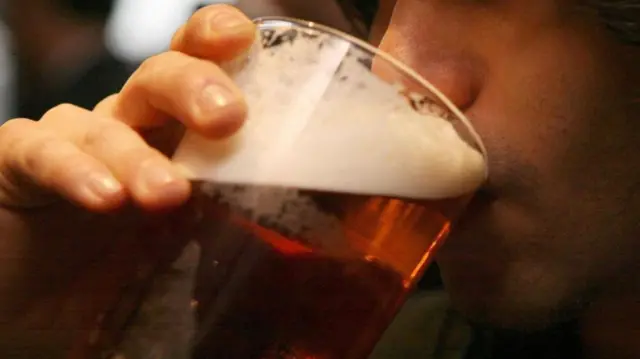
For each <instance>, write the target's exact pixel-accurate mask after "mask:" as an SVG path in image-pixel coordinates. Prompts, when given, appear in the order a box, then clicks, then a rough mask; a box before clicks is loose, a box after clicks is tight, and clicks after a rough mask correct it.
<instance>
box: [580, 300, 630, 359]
mask: <svg viewBox="0 0 640 359" xmlns="http://www.w3.org/2000/svg"><path fill="white" fill-rule="evenodd" d="M582 340H583V342H584V347H585V353H586V354H587V355H586V356H587V358H588V359H609V358H616V359H634V358H640V296H638V295H621V296H618V297H616V298H606V299H603V300H600V301H599V302H597V303H595V304H594V305H592V306H591V307H590V308H589V310H588V312H587V313H586V316H585V318H584V320H583V328H582Z"/></svg>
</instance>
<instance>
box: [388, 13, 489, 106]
mask: <svg viewBox="0 0 640 359" xmlns="http://www.w3.org/2000/svg"><path fill="white" fill-rule="evenodd" d="M414 18H415V17H414ZM413 21H415V20H413ZM411 25H412V24H407V23H406V22H404V21H403V19H392V20H391V22H390V24H389V28H388V30H387V32H386V33H385V35H384V36H383V37H382V40H381V41H380V49H381V50H383V51H385V52H387V53H389V54H390V55H392V56H393V57H395V58H396V59H398V60H400V61H401V62H402V63H404V64H405V65H407V66H408V67H410V68H412V69H413V70H415V71H416V72H417V73H419V74H420V75H421V76H422V77H424V78H425V79H426V80H427V81H429V82H430V83H431V84H432V85H434V86H435V87H436V88H437V89H438V90H440V92H442V93H443V94H444V95H445V96H446V97H447V98H448V99H449V100H450V101H451V102H453V104H455V105H456V107H458V108H459V109H460V110H462V111H464V110H467V109H468V108H470V107H471V106H472V105H473V103H474V102H475V100H476V98H477V97H478V95H479V93H480V88H481V82H482V72H481V71H480V69H481V67H480V66H478V65H479V63H478V62H477V61H475V60H474V59H473V56H471V54H469V53H468V52H467V49H464V48H463V47H462V46H461V44H460V43H459V42H458V41H449V40H447V39H446V38H442V37H440V38H436V37H435V36H436V33H433V32H430V31H428V29H427V28H425V25H424V24H415V25H414V26H411Z"/></svg>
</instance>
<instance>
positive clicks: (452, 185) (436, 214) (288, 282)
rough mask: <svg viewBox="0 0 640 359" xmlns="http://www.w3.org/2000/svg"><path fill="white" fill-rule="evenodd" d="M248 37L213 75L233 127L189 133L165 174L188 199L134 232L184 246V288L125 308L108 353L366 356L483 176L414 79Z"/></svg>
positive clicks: (372, 64)
mask: <svg viewBox="0 0 640 359" xmlns="http://www.w3.org/2000/svg"><path fill="white" fill-rule="evenodd" d="M259 28H260V34H261V37H260V39H261V41H260V42H259V43H257V44H256V45H255V46H254V49H253V50H252V51H251V53H250V55H249V57H248V58H247V59H246V62H234V63H233V64H227V65H225V67H227V69H229V70H230V71H231V72H232V74H233V77H234V80H235V81H236V83H237V84H238V86H239V87H240V88H241V89H242V91H243V92H244V93H245V95H246V99H247V104H248V108H249V116H248V118H247V121H246V123H245V125H244V126H243V127H242V128H241V129H240V130H239V131H238V132H237V133H236V134H234V135H233V136H231V137H230V138H225V139H221V140H211V139H207V138H204V137H202V136H199V135H198V134H196V133H192V132H187V134H186V135H185V138H184V139H183V142H182V143H181V145H180V146H179V148H178V149H177V151H176V154H175V156H174V162H175V163H176V164H177V165H179V166H181V167H182V168H183V169H184V170H185V172H186V173H188V174H189V176H190V178H191V179H192V180H193V181H194V182H193V183H194V190H193V198H192V199H191V201H190V203H189V205H188V206H187V207H186V208H184V209H183V210H182V211H181V212H180V213H179V214H175V215H174V216H173V217H172V219H171V220H169V221H167V222H166V223H157V224H156V229H155V230H157V231H158V232H149V231H145V232H144V235H146V236H156V234H154V233H164V234H162V235H165V236H168V237H172V238H180V239H182V240H185V241H190V243H191V245H195V246H196V247H197V248H198V255H197V256H194V257H188V259H187V260H179V261H178V262H179V263H182V265H187V267H188V266H193V267H197V269H194V270H193V271H194V272H195V274H194V275H193V277H194V278H190V277H189V275H186V274H188V273H190V272H189V271H188V270H187V271H183V273H186V274H185V275H184V277H185V278H184V279H183V280H182V281H183V282H185V281H187V282H189V283H192V285H191V284H189V285H182V284H181V285H176V288H179V289H174V290H159V291H153V290H152V291H151V294H149V295H148V296H147V297H146V298H144V301H143V303H140V304H138V303H136V306H135V309H138V312H137V314H135V315H133V317H132V320H131V321H130V322H128V324H129V325H130V326H133V327H135V328H136V329H135V330H133V331H131V330H125V331H124V332H125V334H124V335H123V336H121V337H123V338H124V339H123V340H122V341H121V343H122V344H121V345H119V346H117V347H118V348H117V350H116V351H115V353H116V355H120V356H121V357H125V358H131V359H138V358H143V357H149V356H154V357H163V356H162V355H164V357H171V358H180V359H183V358H191V359H218V358H220V359H276V358H277V359H299V358H305V359H365V358H366V357H367V356H368V355H369V353H370V351H371V350H372V348H373V346H374V343H375V342H376V341H377V340H378V339H379V337H380V335H381V334H382V333H383V331H384V329H385V328H386V327H387V325H388V324H389V322H390V321H391V319H392V318H393V316H394V314H395V313H396V311H397V310H398V308H399V306H400V305H401V304H402V303H403V302H404V299H405V297H406V295H407V293H408V291H409V290H410V289H411V286H412V285H413V284H414V283H415V282H416V280H417V278H418V277H419V276H420V274H421V273H422V271H423V270H424V268H425V266H426V265H427V264H428V263H429V262H430V261H431V259H432V257H433V254H434V251H435V249H437V247H438V246H439V245H440V244H441V242H442V240H443V239H444V238H445V237H446V235H447V233H448V231H449V227H450V224H451V222H452V221H453V220H454V219H455V216H456V215H457V214H458V213H459V212H460V211H461V208H462V207H464V205H465V202H466V201H467V199H468V198H469V197H470V196H471V194H472V193H473V192H474V191H475V190H476V189H477V188H478V187H479V186H480V184H481V183H482V182H483V181H484V179H485V178H486V165H485V158H484V156H483V152H484V151H483V147H482V144H481V143H480V142H479V140H478V138H477V134H475V132H474V131H473V129H472V128H471V127H470V125H469V124H468V122H466V120H465V119H464V117H463V116H462V115H461V114H460V113H459V112H456V111H454V109H452V106H451V105H450V104H449V103H448V102H446V101H445V100H444V99H443V97H442V96H438V95H434V93H435V92H434V91H435V90H434V89H433V88H432V87H430V85H428V84H427V83H426V82H424V81H422V80H420V79H417V78H416V76H415V74H414V73H411V72H409V71H408V70H407V69H404V68H402V67H401V66H400V65H399V64H398V63H397V62H394V61H392V60H389V58H388V57H385V56H384V55H382V54H379V53H376V52H375V50H373V49H371V48H368V47H367V45H365V44H361V43H358V44H354V43H353V42H351V41H353V40H349V39H345V38H343V37H341V36H340V35H339V34H336V33H335V32H333V31H330V30H326V29H325V30H323V29H322V28H319V27H318V26H316V25H313V26H307V25H304V24H299V23H298V24H296V23H290V22H288V20H279V19H276V20H268V19H267V20H263V21H262V22H260V26H259ZM372 68H375V70H376V71H375V72H374V71H373V70H372ZM461 119H462V120H461ZM159 235H160V234H158V236H159ZM188 247H189V246H188ZM189 248H190V247H189ZM169 280H172V279H171V278H169ZM158 285H159V284H157V285H156V287H157V286H158ZM165 286H166V285H165ZM160 287H162V286H160ZM166 287H167V288H171V286H166ZM168 293H169V294H171V298H178V299H175V303H182V304H175V305H173V306H171V305H168V304H167V303H168V302H169V300H167V299H166V298H165V296H168ZM187 299H188V302H190V305H189V309H188V310H186V309H185V306H184V305H183V304H184V303H186V302H187ZM154 303H155V304H154ZM175 307H178V308H182V309H180V310H183V311H182V312H181V311H180V310H175V311H172V308H175ZM149 308H159V309H158V310H150V309H149ZM123 312H124V313H129V311H127V310H123ZM164 312H171V313H173V314H172V316H166V315H164V314H163V313H164ZM174 314H175V315H174ZM168 317H171V318H175V319H174V320H176V321H180V322H181V323H182V322H185V323H187V324H185V327H184V328H182V327H178V326H177V325H171V324H172V323H171V321H169V320H167V319H166V318H168ZM127 318H128V317H127ZM181 318H188V319H189V320H186V321H182V319H181ZM191 319H193V320H194V321H193V322H190V320H191ZM154 320H155V322H154ZM158 322H159V323H158ZM156 324H157V325H156ZM176 328H177V329H176ZM174 332H178V333H179V334H181V335H182V334H184V333H187V334H188V335H189V336H190V337H189V338H188V340H182V339H180V338H177V337H178V336H176V335H171V333H174ZM175 339H179V343H176V342H175V341H174V340H175ZM113 342H118V340H117V339H116V340H114V341H113ZM158 353H160V354H158ZM115 357H116V358H118V356H115Z"/></svg>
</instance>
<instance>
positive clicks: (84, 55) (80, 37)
mask: <svg viewBox="0 0 640 359" xmlns="http://www.w3.org/2000/svg"><path fill="white" fill-rule="evenodd" d="M113 6H114V0H96V1H82V0H55V1H49V0H30V1H20V0H9V1H7V2H6V4H5V10H4V11H5V13H4V20H5V22H6V23H7V25H8V27H9V29H10V33H11V35H12V39H13V45H14V49H13V50H14V53H15V55H16V60H17V61H16V63H17V70H18V71H17V73H18V76H17V84H16V85H17V87H18V89H19V91H18V96H17V97H18V98H17V100H18V101H17V102H18V103H17V109H16V110H17V115H18V116H21V117H27V118H40V117H42V115H44V113H45V112H46V111H47V110H48V109H49V108H51V107H53V106H55V105H57V104H59V103H63V102H69V103H73V104H75V105H78V106H81V107H87V108H91V107H93V106H95V105H96V104H97V103H98V102H99V101H100V100H101V99H102V98H104V97H105V96H108V95H109V94H112V93H114V92H116V91H118V90H119V89H120V87H121V86H122V84H123V83H124V81H126V79H127V78H128V77H129V75H130V74H131V72H132V69H129V68H128V66H127V65H125V64H123V63H121V62H120V61H118V60H117V59H115V58H114V57H113V56H111V54H110V53H109V52H108V51H107V48H106V46H105V41H104V38H105V34H104V32H105V27H106V22H107V20H108V19H109V17H110V15H111V13H112V10H113ZM14 116H15V114H14ZM3 120H5V119H3Z"/></svg>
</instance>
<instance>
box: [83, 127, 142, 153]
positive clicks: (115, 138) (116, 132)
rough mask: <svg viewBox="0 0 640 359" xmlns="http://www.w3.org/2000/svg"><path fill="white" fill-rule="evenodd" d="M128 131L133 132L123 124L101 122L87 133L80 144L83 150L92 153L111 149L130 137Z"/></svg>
mask: <svg viewBox="0 0 640 359" xmlns="http://www.w3.org/2000/svg"><path fill="white" fill-rule="evenodd" d="M128 131H131V132H132V131H133V130H132V129H130V128H129V127H128V126H126V125H125V124H123V123H120V122H117V121H110V120H105V121H99V123H96V124H95V125H94V126H91V127H90V128H88V129H87V131H85V133H84V136H83V137H82V139H81V140H80V144H81V147H82V148H85V149H87V150H90V151H97V150H105V149H110V148H112V147H114V146H116V144H117V143H119V142H122V139H123V137H126V136H127V135H128Z"/></svg>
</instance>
